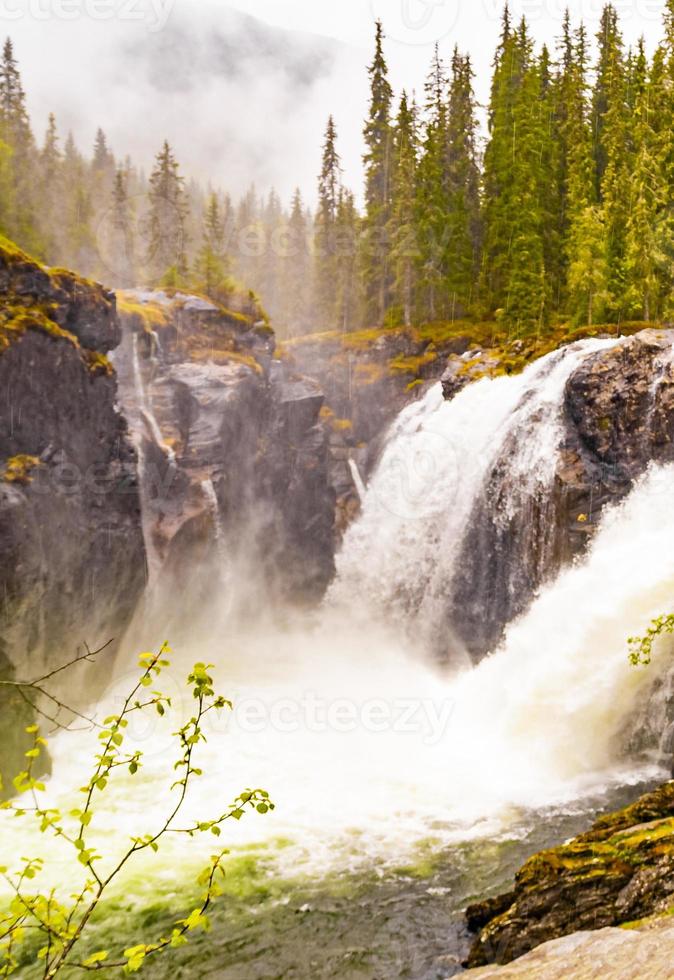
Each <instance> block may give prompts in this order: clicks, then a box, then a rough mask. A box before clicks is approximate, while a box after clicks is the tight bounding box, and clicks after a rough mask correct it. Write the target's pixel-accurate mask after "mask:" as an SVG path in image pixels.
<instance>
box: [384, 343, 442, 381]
mask: <svg viewBox="0 0 674 980" xmlns="http://www.w3.org/2000/svg"><path fill="white" fill-rule="evenodd" d="M437 359H438V353H437V351H436V350H435V349H433V350H429V349H426V350H425V351H424V353H423V354H417V355H413V356H411V357H405V356H404V355H402V354H399V355H398V357H394V358H392V360H390V361H389V362H388V363H389V370H390V371H393V372H394V373H400V374H411V375H414V376H415V377H416V376H417V375H418V374H419V373H420V372H421V371H423V369H424V368H425V367H427V366H428V365H429V364H433V362H434V361H437Z"/></svg>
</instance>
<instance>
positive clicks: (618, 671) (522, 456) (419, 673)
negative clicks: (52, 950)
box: [2, 342, 674, 980]
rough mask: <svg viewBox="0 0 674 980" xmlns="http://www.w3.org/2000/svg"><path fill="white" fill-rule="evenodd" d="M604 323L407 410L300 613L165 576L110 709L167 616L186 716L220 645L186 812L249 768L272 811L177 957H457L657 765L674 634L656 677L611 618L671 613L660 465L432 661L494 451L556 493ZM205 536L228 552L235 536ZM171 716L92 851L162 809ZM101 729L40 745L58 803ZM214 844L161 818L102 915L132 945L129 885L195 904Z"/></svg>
mask: <svg viewBox="0 0 674 980" xmlns="http://www.w3.org/2000/svg"><path fill="white" fill-rule="evenodd" d="M601 343H602V342H599V343H585V344H581V345H575V346H574V347H572V348H569V349H567V350H566V351H564V352H558V353H557V354H554V355H551V356H550V357H549V358H545V359H543V360H542V361H541V362H539V363H538V364H536V365H534V366H533V367H532V368H530V369H529V370H528V371H526V372H525V373H524V374H523V375H522V376H520V377H518V378H503V379H498V380H496V381H488V380H485V381H482V382H479V383H477V384H475V385H473V386H471V387H469V388H468V389H466V390H465V391H464V392H463V393H462V394H461V395H459V396H457V398H456V399H455V400H454V401H453V402H451V403H449V404H447V403H444V402H443V401H442V398H441V394H440V391H439V389H437V388H434V389H432V390H431V391H430V392H429V393H428V395H427V396H426V398H425V399H424V400H423V401H421V402H420V403H418V404H416V405H414V406H412V407H410V408H408V409H406V410H405V412H403V413H402V415H401V417H400V419H399V420H398V422H397V423H396V425H395V426H394V427H393V429H392V431H391V434H390V436H389V440H388V444H387V447H386V449H385V452H384V455H383V458H382V461H381V464H380V467H379V470H378V472H377V473H376V474H375V475H374V477H373V479H372V481H371V483H370V486H369V487H368V488H367V489H366V490H364V493H365V499H364V502H363V513H362V516H361V518H360V519H359V521H358V522H357V524H356V525H355V526H354V527H353V528H352V529H351V530H350V531H349V533H348V534H347V538H346V541H345V545H344V549H343V552H342V554H341V556H340V559H339V565H338V577H337V580H336V582H335V583H334V585H333V587H332V589H331V591H330V593H329V595H328V597H327V599H326V601H325V603H324V606H323V608H322V609H320V610H318V611H317V612H315V613H314V614H313V615H311V616H305V617H301V618H298V617H291V616H287V617H286V618H285V619H284V620H281V619H280V617H279V615H278V613H277V612H273V611H271V610H269V611H267V612H265V604H264V600H263V597H262V596H260V597H259V604H258V605H259V616H257V617H256V621H255V622H250V621H249V622H246V623H242V622H241V621H240V620H237V619H236V617H235V616H234V613H233V609H235V608H236V603H233V602H232V595H231V592H232V591H235V590H236V589H237V588H238V589H240V590H242V591H243V592H245V593H247V594H248V597H249V598H250V593H251V590H254V589H255V582H254V580H253V579H251V578H250V576H248V577H247V578H246V581H245V582H243V583H242V582H241V581H240V578H239V579H238V580H237V575H236V574H235V572H236V570H235V569H229V570H228V574H227V575H224V576H222V578H221V581H222V583H223V585H222V588H223V590H224V589H226V590H228V594H227V595H226V596H224V595H222V596H220V597H219V598H217V597H216V600H215V601H214V602H213V604H211V605H209V607H208V608H205V609H199V610H182V609H181V608H180V601H179V600H180V597H179V596H172V597H170V600H171V604H172V605H173V607H174V609H173V615H172V616H171V617H169V619H167V620H166V621H165V622H161V625H160V623H158V622H157V621H156V620H155V621H153V617H151V616H149V615H148V616H147V617H146V619H145V621H144V622H143V621H142V620H141V621H140V622H138V623H137V624H136V625H135V627H134V630H133V635H132V636H131V637H129V642H128V650H129V653H128V658H127V660H126V661H125V662H124V663H122V664H120V666H119V668H118V671H117V676H116V678H115V681H114V684H113V685H112V687H111V689H110V691H109V692H108V695H107V697H106V698H105V702H104V703H103V704H101V705H100V706H99V708H98V711H99V713H100V715H101V716H104V715H105V714H109V713H110V712H111V711H114V710H115V708H118V707H119V704H120V700H121V698H122V695H123V692H125V691H126V690H127V689H128V687H129V685H130V683H132V679H133V677H134V676H135V671H134V659H133V656H132V651H137V650H138V649H139V648H151V647H153V646H156V645H157V642H158V641H161V640H163V639H164V636H163V635H162V636H157V631H158V630H159V629H167V630H169V631H170V639H171V641H172V644H173V647H174V650H175V653H174V656H173V665H172V667H171V669H170V670H169V671H168V672H167V673H166V674H165V675H164V677H163V679H162V682H161V686H162V687H163V688H164V689H167V690H168V692H169V693H171V694H172V695H173V697H174V706H175V710H176V712H177V713H179V714H182V715H184V714H185V713H186V712H188V711H189V710H190V703H189V698H188V697H186V696H185V695H184V694H183V693H182V692H183V690H184V688H183V678H184V676H185V674H186V671H187V668H188V666H189V664H190V663H192V662H194V661H196V660H205V661H207V662H209V663H212V664H214V675H215V677H216V682H217V687H218V689H219V690H221V691H222V693H224V694H226V695H227V696H228V697H231V698H232V699H233V701H234V703H235V710H234V712H233V713H232V714H229V715H227V716H223V717H222V718H220V719H218V720H217V721H216V720H214V721H213V722H212V723H211V725H210V727H209V741H208V744H207V745H205V746H203V747H202V748H201V749H200V759H201V763H200V764H201V765H202V768H203V770H204V775H203V777H201V778H200V779H199V780H197V782H196V783H195V786H194V790H193V792H192V793H191V795H190V797H189V800H188V804H187V813H186V815H185V817H184V818H183V820H189V816H190V815H191V816H193V817H196V818H199V819H205V818H207V817H208V816H211V815H215V814H217V813H218V812H220V810H221V809H223V808H224V807H225V806H226V804H227V803H228V802H229V801H230V800H231V799H232V798H233V796H234V795H236V793H238V792H239V791H240V790H242V789H244V788H246V787H248V786H261V787H264V788H266V789H267V790H268V791H269V792H270V793H271V795H272V797H273V799H274V801H275V803H276V805H277V808H276V810H275V812H274V813H273V814H271V815H266V816H260V815H257V814H253V815H249V816H247V817H246V819H245V820H242V821H241V822H240V823H239V824H234V823H232V825H231V826H229V825H228V826H227V830H226V833H225V834H224V835H223V838H222V839H223V840H226V842H227V844H228V845H229V846H231V848H232V857H231V873H230V879H229V883H228V895H227V897H226V899H225V901H224V902H223V905H222V911H221V912H219V913H218V914H217V916H216V920H217V924H218V928H217V929H216V930H215V931H214V932H213V933H211V934H209V936H208V937H205V938H201V939H197V940H196V942H195V944H192V946H191V947H190V948H189V949H188V950H187V951H186V952H181V954H180V957H179V960H178V962H179V963H183V964H184V967H183V969H184V972H183V973H182V974H181V973H180V972H178V975H183V976H190V977H194V976H222V977H227V978H239V977H240V978H242V980H243V978H244V977H245V978H256V977H271V976H279V977H280V976H284V977H285V976H288V977H306V976H312V977H314V976H316V977H319V976H326V977H333V976H334V977H338V976H339V977H351V976H354V977H389V976H410V977H416V978H435V977H438V978H439V977H442V976H449V975H452V974H453V973H455V972H457V971H458V970H460V961H461V957H462V955H463V953H464V952H465V940H466V937H465V934H464V932H463V927H462V925H461V924H460V919H459V912H460V910H461V909H462V908H463V907H464V906H465V904H466V902H467V901H469V900H471V899H473V898H476V897H478V896H484V895H485V894H487V893H489V892H490V891H494V890H497V889H498V888H499V887H502V886H503V885H504V884H506V883H507V882H508V880H509V878H510V876H511V875H512V873H513V871H514V870H515V868H516V867H517V866H518V865H519V864H520V863H521V862H522V860H523V859H524V858H525V857H526V856H527V855H528V854H530V853H532V852H533V851H535V850H537V849H539V848H541V847H543V846H546V845H547V844H551V843H554V842H559V841H560V840H562V839H564V838H566V837H568V836H571V835H572V834H574V833H576V832H577V831H579V830H580V829H581V828H583V827H585V826H586V825H587V821H588V814H590V813H594V812H596V811H597V810H598V809H605V808H610V807H613V806H615V805H617V804H619V803H622V802H624V801H625V800H626V799H627V798H629V796H630V793H631V792H632V794H633V795H636V794H637V792H638V790H639V789H640V788H641V787H642V786H643V785H644V784H645V783H648V782H649V781H650V780H653V779H655V778H656V777H657V776H658V773H659V769H658V763H659V758H658V754H657V743H656V741H655V739H654V738H652V737H651V735H650V734H649V732H648V731H646V730H642V729H643V726H642V725H641V722H640V719H639V716H638V715H637V714H636V713H635V706H636V705H637V703H638V702H639V701H642V702H643V700H644V699H645V698H648V697H649V694H650V691H651V690H653V691H655V689H656V688H657V681H658V678H660V677H664V676H665V675H666V674H667V671H668V668H669V656H668V650H667V649H666V648H663V649H661V650H659V651H658V653H657V656H656V660H655V663H654V665H653V667H652V669H651V670H650V671H639V670H635V669H634V668H632V667H630V665H629V663H628V660H627V656H626V637H628V636H629V635H631V634H633V633H635V632H638V631H639V630H641V629H643V627H644V625H646V624H647V623H648V622H649V620H650V618H652V617H653V616H656V615H658V614H660V613H661V612H663V611H664V610H666V609H668V608H670V607H671V595H672V585H673V584H674V525H673V524H672V522H671V520H669V519H668V518H669V512H670V511H671V499H672V492H673V491H674V468H673V467H661V468H653V469H651V471H649V473H648V474H647V475H646V477H644V479H643V480H642V481H641V482H640V483H639V484H638V486H637V487H636V488H635V489H634V491H633V493H632V494H631V496H630V497H629V498H628V499H627V500H626V501H625V502H624V503H622V504H621V505H619V506H617V507H615V508H613V509H612V510H611V511H610V512H607V513H605V515H604V518H603V522H602V525H601V527H600V529H599V531H598V533H597V535H596V537H595V538H594V540H593V543H592V545H591V547H590V549H589V551H588V553H587V555H586V556H585V558H584V559H583V560H582V561H578V562H577V563H576V564H575V565H573V566H572V567H570V568H567V569H565V570H563V571H562V572H561V573H560V574H559V575H558V576H557V577H556V579H555V580H554V581H552V582H550V583H549V584H547V585H546V586H545V587H544V588H543V589H542V590H541V592H540V594H539V595H538V596H536V597H535V598H534V601H533V602H532V603H531V605H530V607H529V608H528V610H527V611H526V612H525V613H524V615H523V616H521V617H520V618H519V619H518V620H517V621H515V622H513V623H511V624H509V626H508V628H507V630H506V633H505V638H504V641H503V643H502V644H501V646H500V647H499V648H498V649H496V650H495V651H494V652H493V653H492V654H491V655H490V656H488V657H487V658H485V659H484V660H482V662H481V663H480V664H479V665H478V666H477V667H473V666H472V665H471V664H470V662H469V660H468V658H467V657H466V656H465V655H464V654H463V652H462V650H461V649H460V648H459V646H458V645H455V644H452V643H451V642H449V648H450V650H449V652H450V656H449V657H445V658H444V665H443V666H439V665H438V663H437V660H436V659H434V654H435V653H436V652H437V649H436V644H435V642H434V639H433V636H434V631H433V628H432V627H433V626H434V624H437V623H440V622H444V620H443V619H442V616H443V614H442V611H441V610H440V608H439V607H440V599H441V597H442V595H443V594H446V593H447V592H448V591H449V592H451V588H452V578H453V570H454V563H455V561H456V559H457V555H459V554H460V548H461V543H462V540H463V535H464V531H465V525H466V522H467V521H468V520H469V519H470V514H471V512H472V509H473V506H474V505H475V502H476V501H477V500H478V499H479V496H480V493H481V489H482V486H483V483H484V479H485V475H486V473H487V472H488V468H489V462H490V460H491V459H493V458H494V456H495V455H496V453H497V452H498V450H499V447H500V446H501V445H502V444H503V442H504V440H505V439H506V438H508V437H512V435H513V433H518V434H519V435H518V446H519V449H518V452H517V453H516V454H514V455H513V458H512V473H511V476H514V477H515V479H513V480H512V485H513V487H515V490H514V491H513V499H511V500H510V505H511V506H512V507H514V508H517V507H518V506H519V504H520V502H521V500H522V499H523V497H524V496H525V495H526V493H527V492H529V493H534V492H536V493H540V492H545V490H546V488H547V485H548V483H549V481H550V479H551V473H552V472H553V469H552V467H553V464H554V458H555V454H556V452H557V450H558V447H559V442H560V439H561V432H560V426H559V408H560V403H561V398H562V395H563V389H564V384H565V382H566V379H567V378H568V376H569V373H570V371H571V370H573V366H574V365H575V364H577V363H578V362H579V360H581V359H582V358H583V357H586V356H589V355H590V354H591V353H592V352H593V351H594V350H596V349H597V348H598V346H600V345H601ZM217 553H218V561H221V562H226V561H227V553H226V542H222V541H221V542H219V546H218V549H217ZM237 581H238V585H237ZM157 587H158V588H160V584H159V585H158V586H157ZM216 592H217V590H216ZM164 608H165V607H164ZM248 608H250V603H248ZM653 696H654V697H657V693H654V694H653ZM175 727H176V721H175V719H165V720H162V719H160V718H158V717H157V718H156V719H155V718H153V719H152V720H148V721H147V722H142V723H139V724H138V725H137V726H136V728H135V729H134V730H133V731H132V732H131V733H130V735H131V737H132V738H133V739H134V740H135V742H136V743H137V744H138V747H139V748H140V749H141V750H142V751H143V752H144V753H145V757H144V768H143V770H142V772H141V774H140V775H139V776H136V777H131V776H130V775H129V774H126V773H124V774H122V775H120V776H119V778H118V779H117V780H115V781H114V782H113V784H112V785H111V787H110V790H109V791H108V792H109V796H108V803H107V806H106V808H105V810H103V809H101V810H100V811H99V812H97V813H96V815H95V818H94V822H93V824H92V839H93V840H94V842H98V844H99V846H100V848H101V850H104V851H105V852H106V853H108V852H110V850H114V849H116V848H118V847H122V846H123V842H124V840H125V839H127V838H128V836H129V835H130V834H135V833H140V832H146V831H148V830H152V829H154V828H155V827H156V826H157V825H158V823H159V821H160V819H161V816H162V814H164V813H165V812H166V809H167V806H168V805H169V803H170V794H169V790H168V786H169V785H170V783H171V781H172V778H173V776H172V764H173V761H174V759H175V757H176V750H175V743H174V740H173V739H172V736H171V732H172V731H174V730H175ZM94 745H95V736H93V735H88V734H83V733H77V734H67V735H60V736H58V737H57V738H56V739H55V741H54V743H53V746H52V754H53V759H54V776H53V778H52V780H51V781H50V783H49V786H48V796H49V798H50V799H51V800H53V801H55V803H56V804H57V805H60V806H61V807H63V808H65V809H69V808H70V807H72V806H73V805H74V801H75V800H76V798H77V787H78V786H79V785H80V783H81V781H82V779H81V772H82V767H83V766H84V765H85V764H86V761H87V759H88V757H90V754H91V752H92V749H93V746H94ZM628 746H629V749H628V748H627V747H628ZM625 786H627V787H630V786H632V787H633V791H630V790H629V789H627V790H625V789H620V787H625ZM106 795H107V793H106ZM41 847H43V844H42V843H41V839H40V836H39V834H38V833H37V832H35V833H33V832H32V831H31V832H28V831H27V830H26V825H25V824H24V825H23V826H22V829H21V830H19V829H18V825H17V824H11V825H9V824H5V825H4V826H3V828H2V850H3V851H6V852H7V853H8V854H9V855H10V856H11V854H16V853H18V852H19V850H20V851H21V853H34V852H35V851H36V850H39V849H40V848H41ZM31 849H32V850H31ZM212 850H213V842H212V839H209V841H204V840H194V841H186V840H185V839H183V838H175V839H171V840H169V841H168V842H167V843H166V844H165V846H164V847H163V848H162V850H161V851H160V853H159V854H158V855H157V856H151V857H148V858H144V859H143V861H142V862H141V864H140V866H139V867H137V868H136V870H135V871H133V872H131V873H130V874H131V877H130V879H129V880H128V881H127V882H126V885H125V889H124V890H123V892H120V893H119V894H118V896H117V898H116V905H115V907H114V908H110V909H109V910H108V913H107V919H106V920H105V921H104V922H103V923H102V924H101V925H100V928H101V930H103V931H105V930H106V929H107V930H109V931H110V932H111V933H112V934H113V935H115V936H117V937H119V934H120V930H122V931H124V941H126V939H127V935H126V931H127V930H130V935H129V938H131V939H133V938H134V936H133V935H131V933H133V929H131V928H130V927H129V916H128V909H129V908H130V907H132V906H134V903H135V905H136V906H138V907H141V908H142V909H143V910H144V911H143V913H142V916H141V919H140V920H139V923H140V924H143V923H144V928H145V930H146V931H147V929H150V930H152V929H153V928H156V929H158V930H160V929H161V924H162V923H164V922H165V921H169V922H170V921H171V920H170V918H169V919H166V916H167V915H168V913H167V911H166V907H170V908H171V910H172V911H175V909H176V908H181V907H182V904H181V903H183V902H187V903H188V904H189V897H190V896H189V885H188V884H187V883H188V882H189V881H190V880H191V875H192V872H193V871H194V870H195V869H196V868H197V867H198V865H199V862H200V861H201V860H203V859H206V858H207V857H208V855H209V854H210V853H211V851H212ZM67 853H68V852H67V851H65V850H61V849H59V847H58V846H57V847H55V848H53V849H52V852H51V860H50V863H49V866H48V868H47V870H46V872H45V875H46V876H47V877H50V878H51V880H53V881H54V883H62V882H63V881H64V880H67V878H68V876H69V874H70V872H69V871H68V870H67V869H68V862H67ZM6 856H7V855H3V861H4V860H5V857H6ZM132 895H135V896H137V897H136V899H134V898H131V897H129V896H132ZM138 927H140V925H139V926H138ZM152 969H153V970H157V971H159V972H158V973H157V975H158V976H159V975H165V974H164V973H163V972H162V970H164V969H165V967H154V968H152ZM26 975H29V974H28V973H27V974H26ZM151 975H153V974H152V973H151Z"/></svg>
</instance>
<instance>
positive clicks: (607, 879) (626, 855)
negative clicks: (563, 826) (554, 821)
mask: <svg viewBox="0 0 674 980" xmlns="http://www.w3.org/2000/svg"><path fill="white" fill-rule="evenodd" d="M673 907H674V782H669V783H666V784H665V785H664V786H661V787H660V788H659V789H656V790H654V791H653V792H652V793H648V794H647V795H646V796H644V797H642V798H641V799H640V800H638V801H637V802H636V803H634V804H633V805H632V806H629V807H627V808H626V809H624V810H620V811H619V812H617V813H614V814H610V815H608V816H605V817H601V818H600V819H599V820H597V821H596V823H595V824H594V825H593V827H592V828H591V830H589V831H588V832H587V833H585V834H581V835H580V836H579V837H576V838H575V839H574V840H572V841H570V842H569V843H567V844H564V845H562V846H561V847H556V848H553V849H551V850H549V851H543V852H542V853H540V854H536V855H534V856H533V857H532V858H531V859H530V860H529V861H527V863H526V864H525V865H524V866H523V867H522V869H521V870H520V871H519V872H518V874H517V875H516V878H515V887H514V889H513V891H512V892H510V893H508V894H507V895H504V896H502V897H500V898H497V899H491V900H489V901H487V902H484V903H479V904H476V905H473V906H471V907H470V908H469V909H468V910H467V913H466V917H467V921H468V924H469V927H470V928H471V929H472V931H477V932H478V935H477V938H476V940H475V942H474V944H473V947H472V949H471V952H470V956H469V958H468V965H469V966H471V967H477V966H483V965H484V964H487V963H509V962H511V961H512V960H514V959H516V958H517V957H519V956H522V955H524V954H525V953H527V952H528V951H529V950H532V949H534V948H535V947H536V946H539V945H540V944H541V943H545V942H547V941H548V940H551V939H556V938H558V937H560V936H566V935H569V934H570V933H574V932H578V931H581V930H588V929H601V928H604V927H607V926H618V925H621V924H624V923H630V922H634V921H638V920H642V919H644V918H646V917H648V916H652V915H655V914H658V913H660V914H662V913H666V912H668V911H669V910H670V909H672V908H673Z"/></svg>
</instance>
